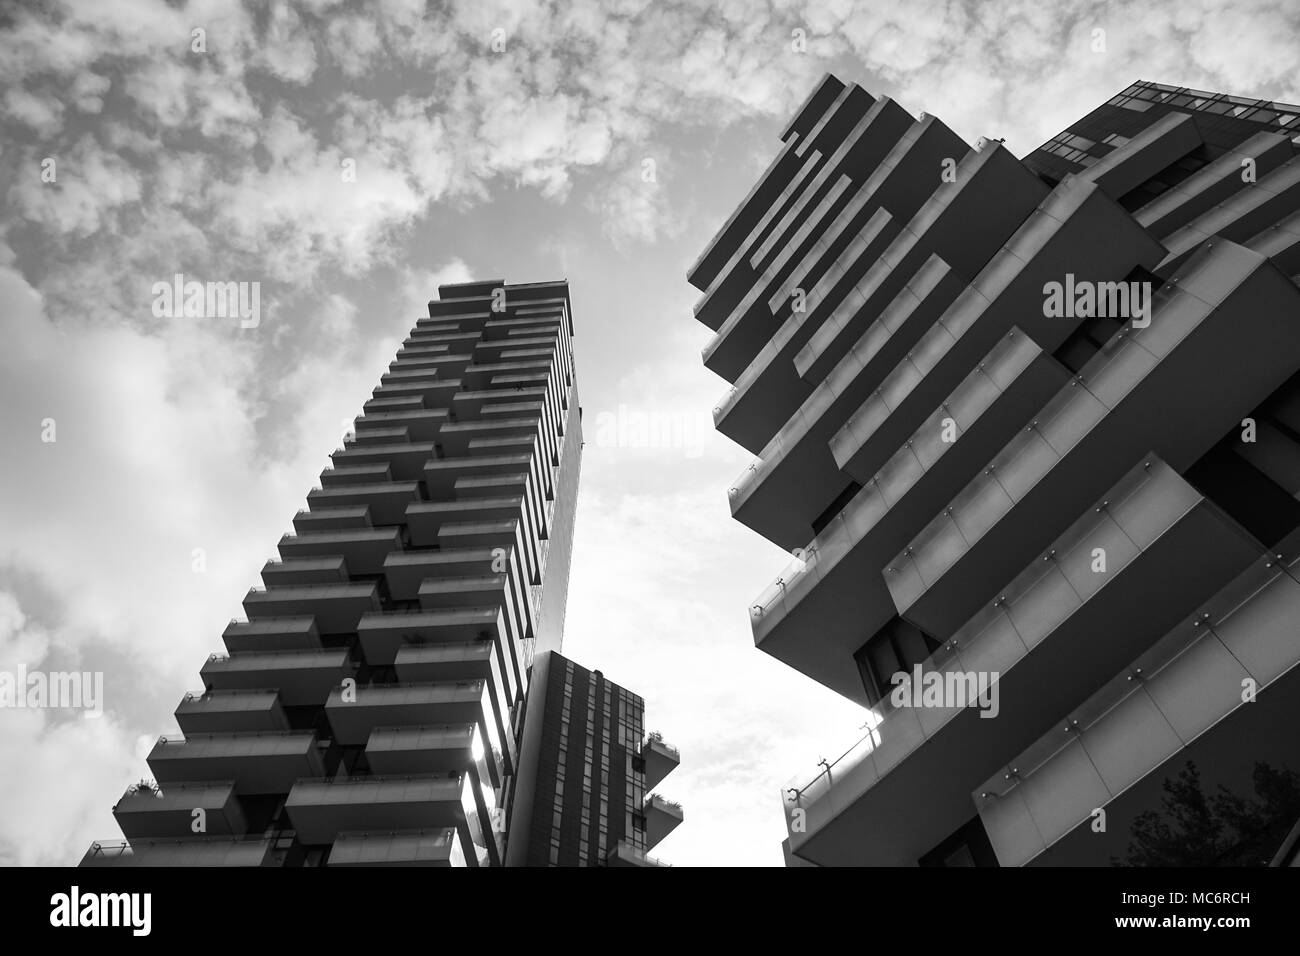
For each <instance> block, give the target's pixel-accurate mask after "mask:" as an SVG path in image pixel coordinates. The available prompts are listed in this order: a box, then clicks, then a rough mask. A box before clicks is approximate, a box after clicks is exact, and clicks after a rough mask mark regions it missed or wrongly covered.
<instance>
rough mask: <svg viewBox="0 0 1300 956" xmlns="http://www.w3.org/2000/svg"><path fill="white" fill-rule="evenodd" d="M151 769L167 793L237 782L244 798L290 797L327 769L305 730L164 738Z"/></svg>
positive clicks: (151, 758) (156, 747)
mask: <svg viewBox="0 0 1300 956" xmlns="http://www.w3.org/2000/svg"><path fill="white" fill-rule="evenodd" d="M149 769H150V770H151V771H153V775H154V779H155V780H157V781H158V783H159V784H160V785H161V786H162V787H163V789H164V790H165V789H166V788H167V785H168V784H171V783H190V782H202V781H212V780H233V781H234V782H235V792H236V793H238V794H259V793H288V792H289V788H290V787H292V786H293V782H294V781H295V780H297V779H298V778H299V777H304V776H320V775H321V774H323V773H324V772H325V765H324V762H323V761H322V759H321V756H320V751H319V750H318V749H317V748H316V737H315V735H314V734H312V733H310V732H302V731H283V732H276V731H262V732H255V733H239V734H199V735H196V736H193V737H186V738H185V739H183V740H177V739H174V738H168V737H160V738H158V742H157V743H156V744H154V747H153V750H152V751H150V753H149Z"/></svg>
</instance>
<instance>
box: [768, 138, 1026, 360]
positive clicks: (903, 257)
mask: <svg viewBox="0 0 1300 956" xmlns="http://www.w3.org/2000/svg"><path fill="white" fill-rule="evenodd" d="M950 155H961V156H962V159H961V162H960V163H958V164H957V167H956V170H955V180H954V181H953V182H941V183H939V184H938V185H937V186H936V187H934V189H933V191H932V192H931V193H929V195H928V197H927V198H926V200H925V204H924V205H922V206H921V207H920V208H919V209H918V210H916V212H915V215H913V216H912V217H911V221H909V222H907V223H906V225H905V226H904V227H903V229H902V230H901V232H899V234H898V236H897V237H896V238H895V239H894V240H893V242H892V243H891V244H890V246H889V248H888V249H887V250H885V252H884V255H883V256H882V261H881V262H878V263H873V264H872V265H871V268H870V269H869V271H868V272H867V273H866V275H865V276H864V277H862V280H861V282H860V283H859V284H858V286H857V290H858V293H859V295H860V297H861V300H862V301H863V302H864V303H865V304H866V306H867V307H866V308H865V309H857V310H837V311H836V312H834V313H833V314H832V315H831V316H830V317H829V318H828V319H827V321H826V322H825V323H823V324H822V325H821V326H820V327H819V328H817V329H816V331H814V332H813V334H812V337H811V338H810V339H809V340H808V342H807V343H806V344H805V345H804V346H803V347H802V348H801V349H800V351H799V352H798V354H797V355H796V356H795V358H794V367H795V370H796V371H797V372H798V374H799V376H800V377H801V378H802V379H803V380H804V381H806V382H808V383H816V382H819V381H821V380H822V379H824V378H825V377H826V376H827V375H828V374H829V373H830V371H831V369H832V368H833V367H834V366H835V364H836V363H838V362H839V361H840V359H841V358H843V356H844V354H845V352H846V351H847V350H848V349H849V347H850V346H851V345H852V344H853V343H854V342H856V341H857V340H858V338H860V337H861V336H862V335H863V334H864V333H865V332H866V331H867V330H868V328H869V327H870V325H871V323H873V322H874V321H875V320H876V318H877V317H878V316H879V315H880V311H881V309H882V308H883V307H884V306H885V305H886V304H887V303H888V302H890V301H891V300H892V299H893V298H894V296H895V295H897V294H898V292H899V290H901V289H902V288H903V285H904V283H905V282H907V280H908V279H909V278H911V277H912V276H913V275H915V274H916V273H917V271H918V270H920V269H922V268H924V267H925V265H926V262H927V261H928V260H929V259H930V257H931V256H933V255H937V256H938V257H939V258H940V259H942V260H943V261H944V262H945V263H947V265H948V266H949V268H950V269H951V270H952V272H953V273H954V274H955V275H956V276H957V277H959V278H961V279H963V280H969V279H970V278H972V277H974V276H976V275H978V274H979V272H980V271H981V270H982V269H983V268H984V267H985V266H986V265H987V264H988V262H989V260H990V259H992V258H993V255H994V254H995V253H996V252H997V251H998V250H999V249H1000V248H1001V247H1002V245H1003V244H1004V243H1006V242H1007V240H1008V239H1010V238H1011V236H1012V234H1013V233H1014V232H1015V231H1016V230H1017V229H1019V228H1020V227H1021V225H1022V224H1023V223H1024V222H1025V221H1026V220H1027V219H1028V218H1029V216H1030V215H1031V214H1032V213H1033V212H1034V209H1035V207H1036V206H1038V205H1039V204H1040V203H1041V202H1042V201H1043V199H1044V197H1045V196H1046V194H1047V188H1046V187H1045V186H1044V185H1043V183H1042V182H1041V181H1040V180H1039V179H1038V178H1037V177H1036V176H1035V175H1034V174H1033V173H1031V172H1030V171H1029V170H1028V169H1026V168H1025V167H1024V165H1023V164H1021V163H1020V161H1019V160H1017V159H1016V158H1015V157H1014V156H1012V155H1011V153H1009V152H1008V151H1007V150H1006V149H1005V148H1003V146H1002V145H1001V144H1000V143H998V142H996V141H991V140H980V141H979V143H978V144H976V146H975V148H974V149H972V150H969V151H967V150H964V149H963V150H962V151H961V152H960V153H954V154H950ZM910 172H911V175H914V176H921V178H923V179H926V183H927V188H929V187H930V185H932V183H933V180H931V179H929V177H928V176H924V175H921V174H920V173H919V172H917V171H915V170H911V171H910ZM908 338H909V341H908V342H907V343H906V347H907V348H910V347H911V346H912V345H914V344H915V342H916V339H917V336H916V335H915V334H909V336H908Z"/></svg>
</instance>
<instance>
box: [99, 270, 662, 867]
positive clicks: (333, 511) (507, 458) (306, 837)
mask: <svg viewBox="0 0 1300 956" xmlns="http://www.w3.org/2000/svg"><path fill="white" fill-rule="evenodd" d="M439 294H440V298H439V300H437V301H433V302H430V303H429V317H428V318H427V319H425V318H422V319H420V320H419V321H418V322H417V323H416V326H415V328H413V329H412V330H411V332H410V335H409V336H408V337H407V338H406V340H405V342H404V343H403V344H402V347H401V349H400V350H399V351H398V353H397V356H396V359H395V360H394V361H393V363H392V364H391V366H390V367H389V370H388V371H387V372H386V373H385V374H384V375H383V377H382V380H381V383H380V385H379V387H378V388H376V389H375V390H374V393H373V397H372V398H371V399H370V400H369V401H367V402H366V403H365V407H364V411H363V414H362V415H361V416H360V417H358V418H357V419H356V421H355V428H354V433H353V434H352V435H350V436H349V437H348V438H347V440H346V441H345V442H344V445H343V447H342V448H340V449H338V450H337V451H335V452H334V454H333V456H332V457H333V467H331V468H328V469H326V470H325V471H324V472H323V473H322V474H321V479H320V487H318V488H315V489H313V490H312V491H311V492H310V493H309V494H308V496H307V508H306V510H303V511H300V512H298V514H297V515H296V516H295V518H294V520H293V525H294V533H293V534H288V535H285V536H284V537H283V538H282V539H281V540H280V543H279V555H280V557H279V560H274V561H271V562H268V563H267V565H266V566H265V567H264V568H263V569H262V580H263V581H264V583H265V587H264V588H257V589H254V590H252V591H250V592H249V594H248V596H247V597H246V598H245V599H244V610H245V613H246V616H247V619H246V620H237V621H231V622H230V625H229V626H228V627H227V628H226V630H225V633H224V634H223V640H224V643H225V648H226V650H225V652H224V653H221V654H213V655H212V656H211V657H210V658H209V659H208V660H207V662H206V663H205V664H204V665H203V667H202V670H201V671H200V676H201V679H202V683H203V686H202V689H201V690H197V691H195V692H194V693H190V694H186V695H185V697H184V699H183V700H182V701H181V703H180V705H179V707H178V708H177V709H176V721H177V724H178V725H179V727H180V730H181V732H182V734H183V737H164V738H162V739H160V740H159V741H158V743H157V744H156V746H155V747H154V748H153V751H152V752H151V754H150V755H149V758H148V763H149V769H150V771H151V773H152V775H153V780H152V781H150V782H147V783H144V784H142V785H140V786H137V787H133V788H131V789H130V790H129V791H128V792H127V793H126V794H125V795H124V796H123V797H122V798H121V800H119V801H118V803H117V805H116V806H115V807H114V809H113V813H114V816H115V817H116V819H117V821H118V823H119V825H120V826H121V829H122V832H123V834H124V835H125V837H126V840H125V841H105V842H100V843H96V844H94V845H93V846H92V847H91V849H90V850H89V851H88V852H87V854H86V855H85V857H84V858H83V860H82V865H85V866H100V865H107V866H120V865H262V866H315V865H329V866H336V865H364V864H388V865H399V864H425V865H447V866H458V865H459V866H487V865H498V864H502V863H504V862H505V860H506V856H507V853H508V852H509V849H510V847H511V846H512V844H513V842H514V834H515V833H516V823H517V821H516V814H515V810H516V808H519V807H525V808H531V806H532V803H533V801H534V799H535V797H536V795H535V794H534V780H533V775H532V773H531V772H528V771H526V770H525V769H524V768H526V767H531V768H533V769H535V768H536V766H537V764H538V757H537V753H536V751H537V748H538V747H539V746H540V744H541V742H542V740H543V719H542V717H543V712H544V708H543V706H542V705H543V704H544V703H545V696H546V695H545V693H541V694H530V693H529V690H528V689H529V685H530V682H531V681H532V680H533V679H534V677H533V664H534V661H535V660H537V659H542V658H545V657H546V656H547V655H549V654H550V653H551V652H554V651H556V650H558V649H559V648H560V645H561V640H562V636H563V628H564V618H565V602H566V596H567V591H568V577H569V564H570V551H571V547H572V542H573V527H574V513H575V507H576V500H577V490H578V472H579V465H580V459H581V454H582V450H581V449H582V418H581V409H580V408H579V406H578V394H577V388H576V385H575V381H574V361H573V345H572V339H573V319H572V315H571V309H570V301H569V292H568V285H567V283H565V282H545V283H535V284H527V285H507V284H505V283H504V282H501V281H495V282H473V283H467V284H461V285H452V286H443V287H441V288H440V289H439ZM540 686H541V687H542V688H543V690H545V688H546V683H545V680H544V679H543V681H542V683H541V684H540ZM621 713H622V711H621V710H620V714H621ZM637 719H638V721H639V719H640V717H639V710H638V711H637ZM620 742H622V738H620ZM547 783H548V786H549V783H550V782H549V781H547ZM545 797H546V799H547V800H548V801H549V800H550V798H551V792H550V791H549V790H548V792H547V793H546V795H545ZM519 816H520V817H521V818H527V817H528V814H527V813H522V814H520V815H519ZM525 831H526V827H522V828H521V829H520V830H519V832H521V833H522V832H525ZM519 840H520V841H523V840H524V837H520V838H519Z"/></svg>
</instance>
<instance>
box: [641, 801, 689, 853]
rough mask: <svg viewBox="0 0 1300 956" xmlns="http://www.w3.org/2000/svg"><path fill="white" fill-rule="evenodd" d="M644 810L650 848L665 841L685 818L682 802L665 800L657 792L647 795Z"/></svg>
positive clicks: (646, 839) (647, 841)
mask: <svg viewBox="0 0 1300 956" xmlns="http://www.w3.org/2000/svg"><path fill="white" fill-rule="evenodd" d="M644 812H645V834H646V838H645V842H646V847H647V848H648V849H653V848H654V847H656V846H658V845H659V844H660V843H661V842H663V839H664V837H666V836H668V834H670V833H672V832H673V831H674V830H676V829H677V827H678V826H680V825H681V822H682V820H684V819H685V817H684V815H683V813H682V805H681V804H680V803H673V802H672V801H671V800H665V799H664V798H663V797H661V796H659V794H657V793H652V794H650V796H648V797H646V801H645V807H644Z"/></svg>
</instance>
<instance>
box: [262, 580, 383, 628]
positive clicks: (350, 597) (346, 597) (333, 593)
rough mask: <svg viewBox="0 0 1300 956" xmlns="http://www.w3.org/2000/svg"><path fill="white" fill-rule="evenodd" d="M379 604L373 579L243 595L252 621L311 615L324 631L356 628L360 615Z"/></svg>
mask: <svg viewBox="0 0 1300 956" xmlns="http://www.w3.org/2000/svg"><path fill="white" fill-rule="evenodd" d="M380 606H381V605H380V603H379V591H378V589H377V588H376V587H375V584H374V582H373V581H365V582H357V583H349V584H302V585H298V586H296V587H272V588H267V589H265V590H262V589H260V588H253V589H252V590H250V591H249V592H248V594H247V596H245V598H244V613H245V614H247V615H248V619H249V620H250V621H257V620H261V619H263V618H285V617H306V616H310V617H312V618H313V619H314V620H315V622H316V629H317V630H318V631H319V632H320V633H321V634H346V633H349V632H351V631H355V630H356V628H357V621H358V620H359V619H360V618H361V615H362V614H365V613H366V612H367V611H377V610H379V608H380Z"/></svg>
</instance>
